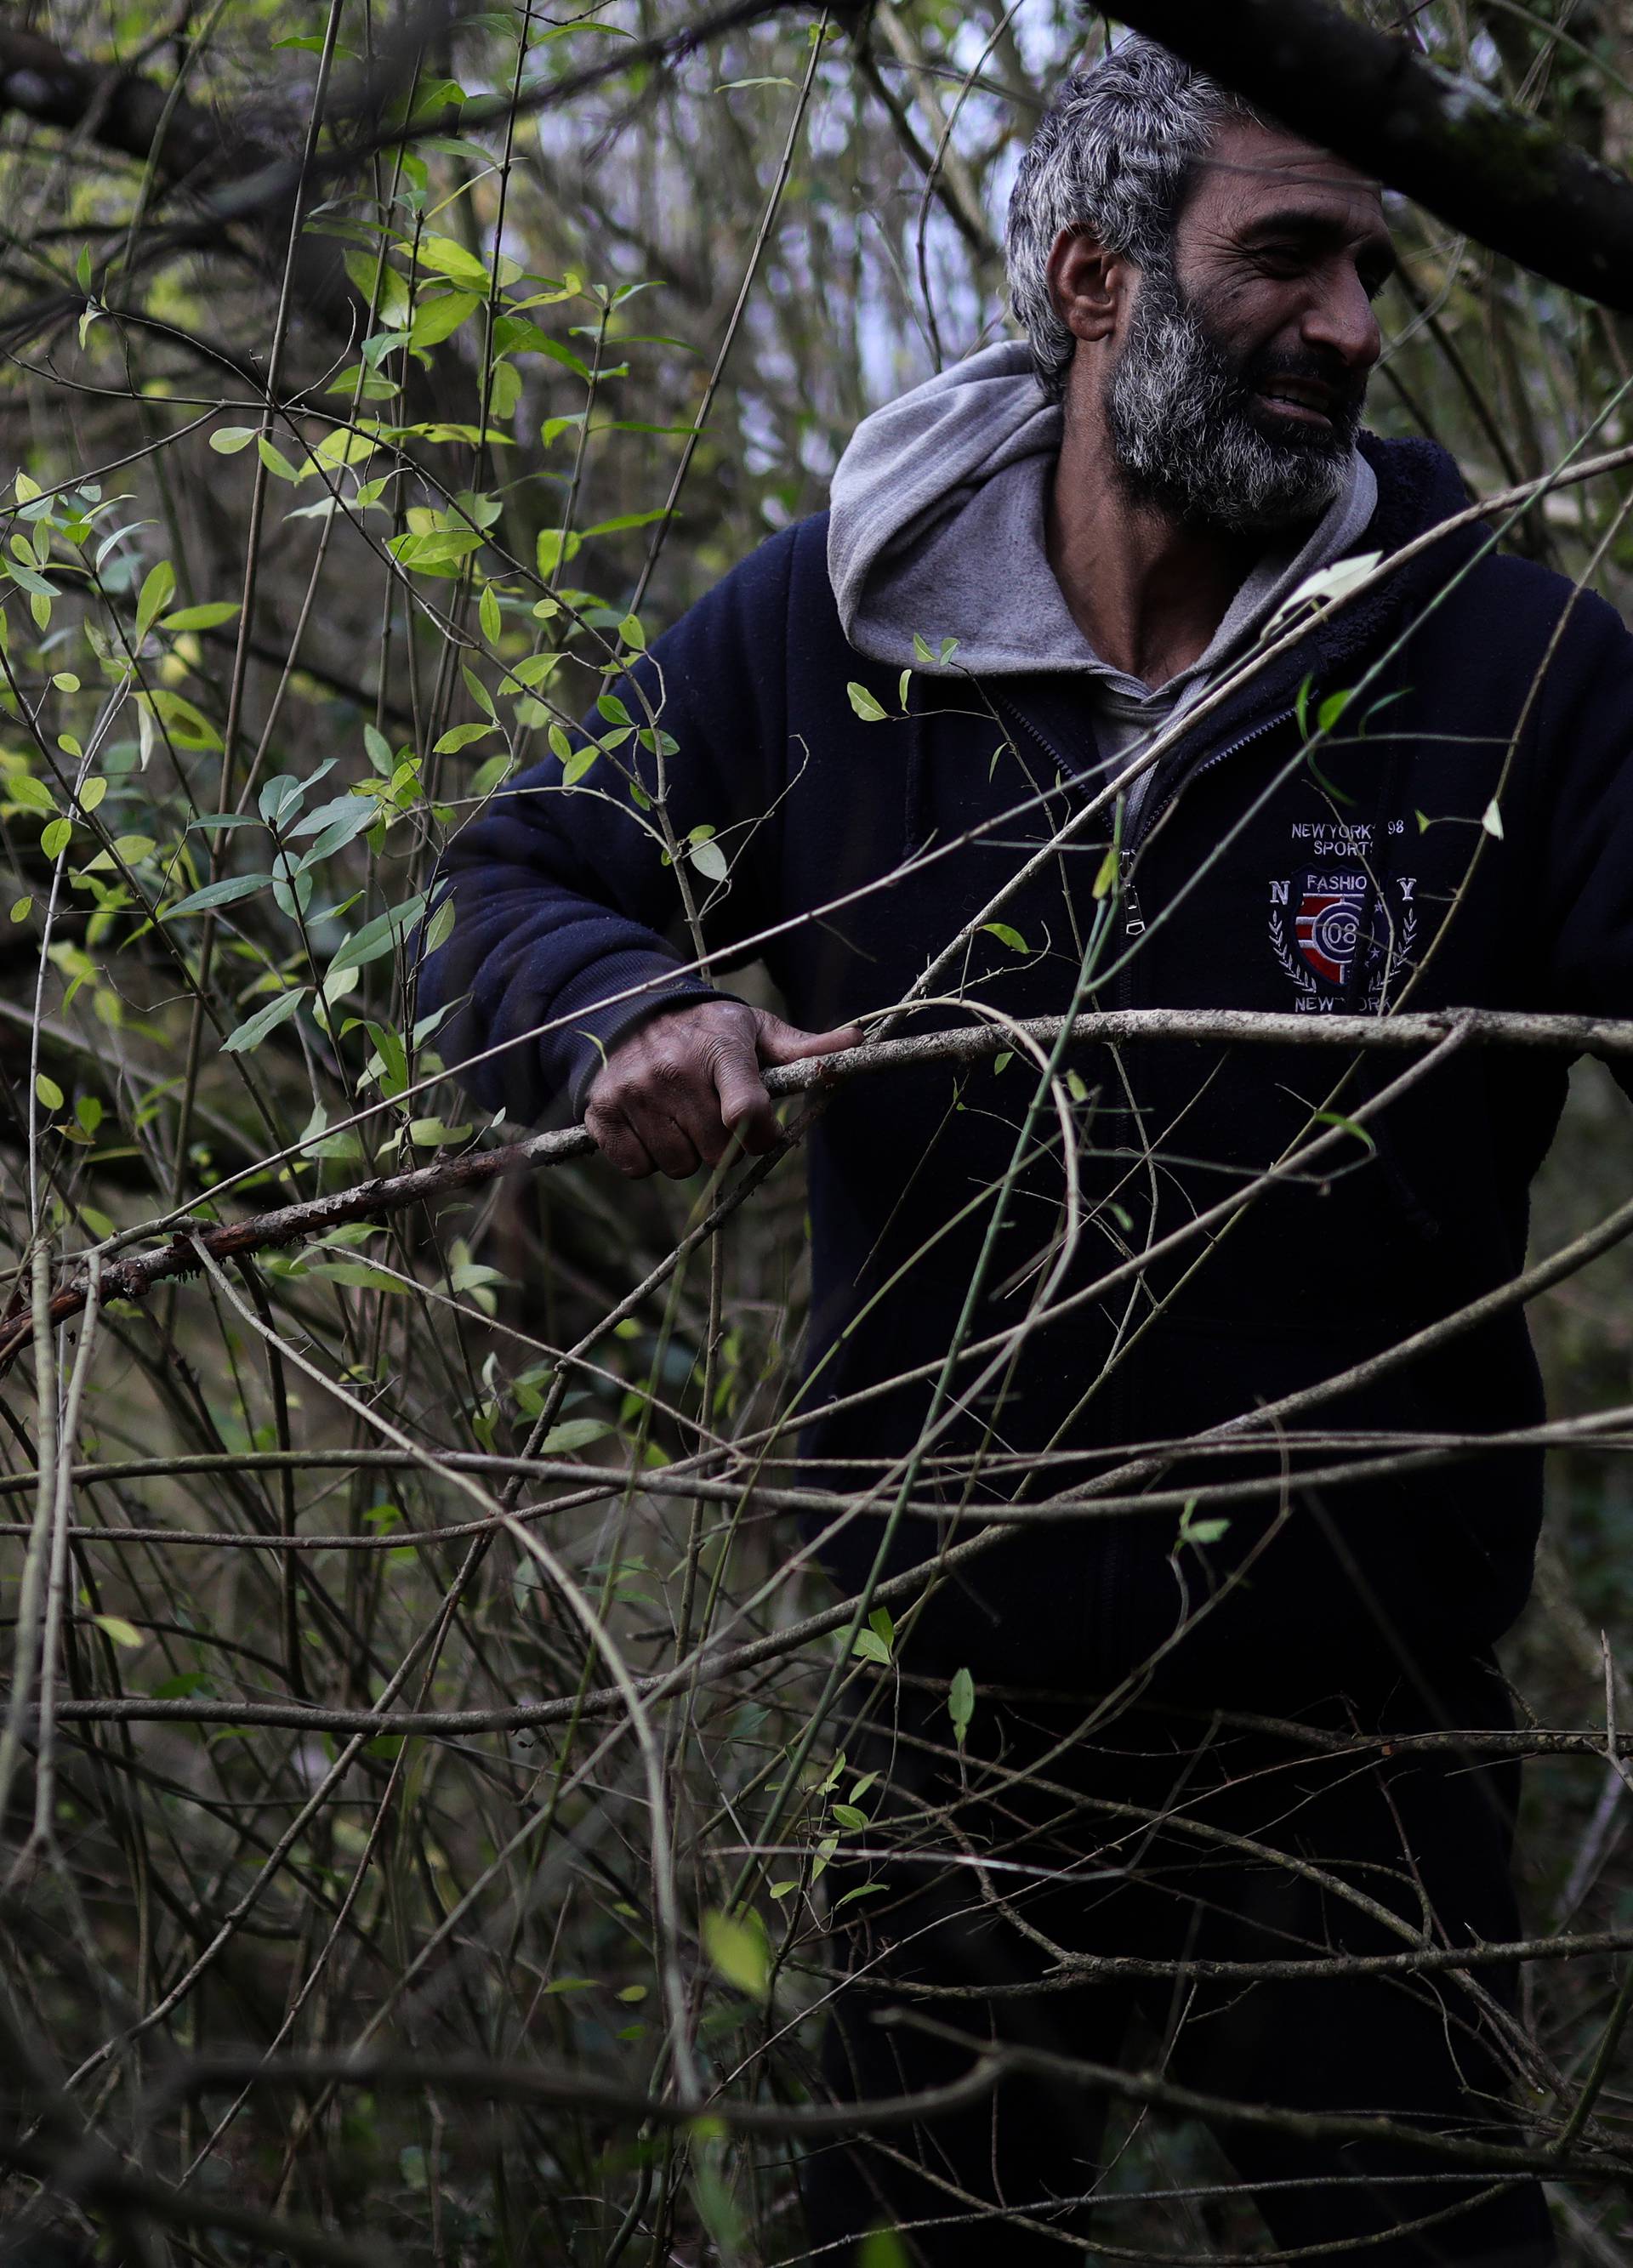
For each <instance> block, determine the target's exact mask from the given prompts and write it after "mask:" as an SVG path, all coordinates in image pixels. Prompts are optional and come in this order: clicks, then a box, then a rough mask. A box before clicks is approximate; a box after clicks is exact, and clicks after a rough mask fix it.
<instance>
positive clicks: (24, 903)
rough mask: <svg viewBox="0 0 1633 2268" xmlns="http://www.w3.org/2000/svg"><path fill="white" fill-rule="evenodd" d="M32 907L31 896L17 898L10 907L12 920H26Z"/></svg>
mask: <svg viewBox="0 0 1633 2268" xmlns="http://www.w3.org/2000/svg"><path fill="white" fill-rule="evenodd" d="M33 909H34V902H33V899H32V898H18V901H17V902H16V904H15V905H13V907H12V908H11V919H12V920H13V921H14V922H26V920H27V919H28V917H29V915H30V914H31V913H33Z"/></svg>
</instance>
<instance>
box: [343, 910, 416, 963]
mask: <svg viewBox="0 0 1633 2268" xmlns="http://www.w3.org/2000/svg"><path fill="white" fill-rule="evenodd" d="M424 912H425V899H424V897H423V896H416V897H412V898H407V899H405V900H404V901H403V903H402V904H401V905H400V906H393V907H392V908H391V909H390V910H389V912H388V913H383V914H377V915H376V916H375V917H374V919H373V921H372V922H366V923H365V924H364V925H363V927H362V928H361V929H360V930H359V931H358V933H357V935H356V936H355V937H349V938H348V939H346V940H345V942H344V945H342V946H339V947H338V948H337V949H336V954H335V958H334V960H333V961H331V962H330V963H329V968H330V970H331V972H332V971H333V970H335V969H336V968H351V969H356V968H366V967H367V966H368V964H369V962H370V961H378V960H379V959H380V958H381V954H387V953H390V952H391V951H392V950H393V949H394V947H395V946H396V945H397V944H398V942H399V941H400V940H401V939H402V938H403V936H404V935H405V934H406V933H407V932H408V931H410V929H412V928H413V926H414V924H415V923H416V922H417V920H418V919H419V917H420V916H421V915H422V914H423V913H424Z"/></svg>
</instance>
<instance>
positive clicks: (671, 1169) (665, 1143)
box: [630, 1102, 701, 1182]
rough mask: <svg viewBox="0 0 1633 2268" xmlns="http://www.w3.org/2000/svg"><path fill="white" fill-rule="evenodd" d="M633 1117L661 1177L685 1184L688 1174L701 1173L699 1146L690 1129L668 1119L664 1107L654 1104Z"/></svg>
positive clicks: (635, 1109) (634, 1111)
mask: <svg viewBox="0 0 1633 2268" xmlns="http://www.w3.org/2000/svg"><path fill="white" fill-rule="evenodd" d="M630 1115H631V1117H632V1120H633V1122H634V1126H635V1130H636V1132H637V1133H638V1134H639V1137H640V1138H641V1141H642V1142H643V1143H644V1144H645V1145H646V1147H647V1152H649V1154H650V1155H651V1156H652V1158H653V1159H654V1160H655V1161H656V1164H657V1168H658V1171H659V1172H660V1173H661V1174H668V1175H669V1178H670V1179H671V1181H676V1182H683V1181H684V1180H685V1178H686V1176H687V1175H688V1174H695V1173H696V1172H697V1170H698V1165H699V1163H700V1162H701V1160H699V1158H698V1146H697V1144H696V1143H695V1142H694V1141H693V1140H692V1138H691V1134H690V1133H689V1132H688V1131H687V1130H686V1128H685V1127H684V1126H682V1125H679V1124H677V1123H676V1121H675V1120H674V1119H673V1118H671V1117H670V1116H669V1115H668V1113H667V1112H666V1111H665V1109H664V1108H663V1106H662V1104H661V1103H657V1102H654V1103H651V1104H649V1105H648V1106H647V1108H645V1109H641V1108H639V1106H638V1107H636V1108H633V1109H632V1111H631V1114H630Z"/></svg>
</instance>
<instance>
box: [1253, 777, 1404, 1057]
mask: <svg viewBox="0 0 1633 2268" xmlns="http://www.w3.org/2000/svg"><path fill="white" fill-rule="evenodd" d="M1405 831H1406V829H1405V826H1404V823H1403V822H1402V821H1399V820H1393V821H1391V822H1390V825H1389V828H1388V832H1389V834H1390V835H1392V836H1396V835H1403V834H1404V833H1405ZM1373 833H1374V830H1373V828H1371V827H1370V826H1367V825H1356V826H1353V827H1349V826H1344V825H1342V824H1341V823H1332V824H1328V823H1326V822H1322V821H1310V822H1306V823H1301V824H1300V825H1298V826H1297V827H1295V828H1294V829H1293V835H1294V836H1295V838H1296V841H1297V846H1298V851H1300V852H1301V853H1302V863H1301V864H1300V865H1299V866H1298V867H1297V869H1296V870H1295V871H1294V872H1293V873H1291V874H1289V875H1287V876H1285V877H1282V878H1279V879H1276V880H1273V881H1272V882H1271V884H1270V918H1269V938H1270V949H1271V951H1272V952H1273V953H1274V954H1275V957H1276V959H1277V961H1279V962H1280V963H1281V965H1282V970H1283V972H1284V974H1285V975H1286V976H1288V977H1289V978H1290V979H1291V981H1292V983H1293V985H1294V987H1295V988H1296V990H1297V998H1296V999H1295V1001H1294V1003H1293V1005H1294V1009H1295V1011H1296V1012H1297V1013H1303V1014H1305V1015H1319V1014H1321V1013H1323V1012H1325V1013H1328V1014H1334V1013H1342V1012H1348V1013H1351V1014H1356V1015H1369V1014H1375V1013H1377V1012H1378V1009H1380V1008H1381V1007H1382V1006H1383V1005H1384V1000H1385V994H1386V993H1387V992H1388V991H1389V990H1392V989H1393V986H1394V984H1395V983H1397V982H1398V981H1399V978H1400V975H1401V973H1402V970H1403V968H1405V967H1406V966H1407V965H1408V962H1409V961H1410V957H1411V953H1412V947H1413V946H1414V944H1415V941H1416V937H1417V905H1416V888H1417V877H1416V876H1415V874H1399V873H1386V874H1385V878H1384V880H1383V884H1382V887H1379V881H1378V877H1377V875H1376V871H1375V867H1374V865H1373V856H1372V854H1373Z"/></svg>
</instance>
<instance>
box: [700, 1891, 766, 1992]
mask: <svg viewBox="0 0 1633 2268" xmlns="http://www.w3.org/2000/svg"><path fill="white" fill-rule="evenodd" d="M702 1934H703V1949H704V1951H705V1952H706V1954H707V1955H708V1956H709V1959H710V1961H711V1962H713V1966H714V1967H715V1969H716V1970H718V1971H719V1972H720V1975H721V1976H722V1977H724V1978H725V1979H726V1982H727V1983H728V1985H735V1986H736V1988H737V1990H738V1991H739V1992H747V1993H748V1994H750V1997H751V1998H752V1999H756V2000H763V1999H765V1991H766V1987H767V1985H769V1984H770V1982H771V1944H770V1941H769V1940H768V1939H767V1937H766V1934H765V1924H764V1922H762V1921H761V1919H760V1918H759V1916H758V1915H757V1913H755V1912H753V1911H749V1912H747V1913H745V1914H743V1915H742V1916H738V1915H735V1914H727V1913H720V1912H719V1911H709V1912H707V1913H706V1914H705V1915H704V1917H703V1932H702Z"/></svg>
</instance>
